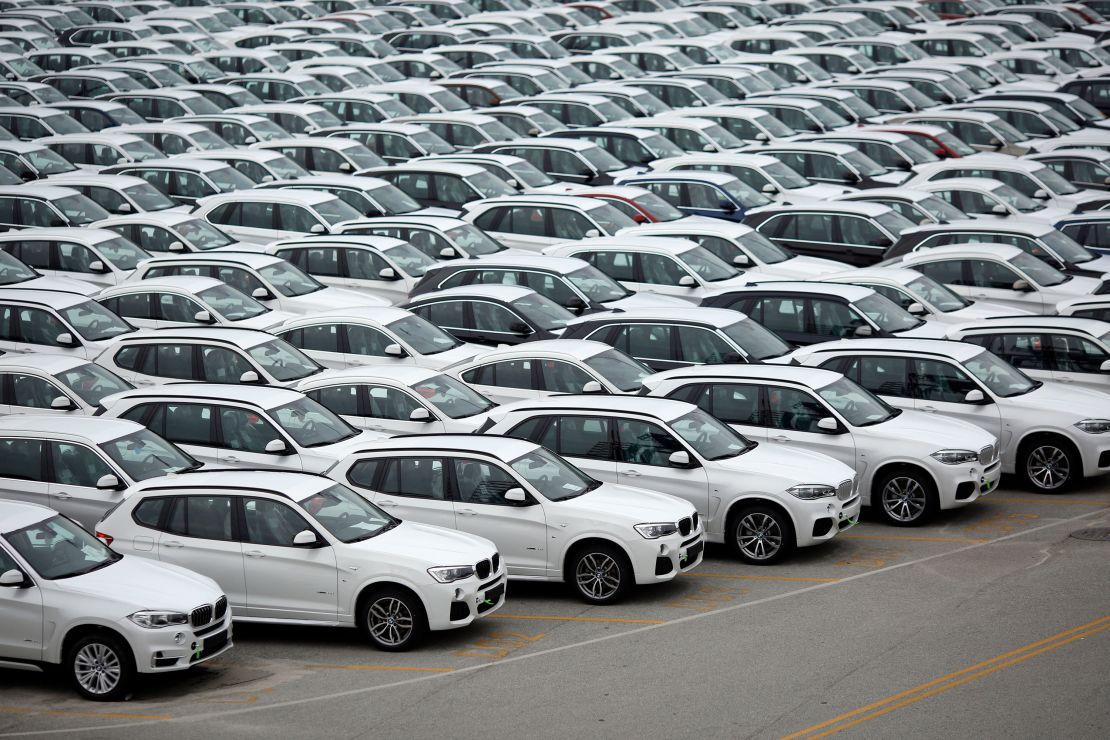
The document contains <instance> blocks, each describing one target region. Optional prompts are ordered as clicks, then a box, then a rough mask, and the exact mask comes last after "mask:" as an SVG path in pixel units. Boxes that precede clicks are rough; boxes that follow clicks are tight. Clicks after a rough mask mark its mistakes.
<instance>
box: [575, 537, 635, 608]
mask: <svg viewBox="0 0 1110 740" xmlns="http://www.w3.org/2000/svg"><path fill="white" fill-rule="evenodd" d="M567 571H568V572H567V576H568V578H567V581H568V582H569V583H570V584H571V586H573V587H574V590H575V592H576V593H577V594H578V597H579V598H580V599H582V600H583V601H585V602H586V603H587V604H597V605H602V606H604V605H607V604H615V603H617V602H618V601H620V600H621V599H623V598H624V597H625V595H626V594H627V593H628V591H629V589H631V588H632V585H633V580H634V576H633V575H632V565H631V563H629V562H628V558H627V557H626V556H625V554H624V552H623V551H622V550H621V549H620V548H618V547H616V546H615V545H609V544H605V543H603V542H598V543H589V544H586V545H583V546H582V547H581V548H579V549H578V550H577V551H575V553H574V555H573V556H572V557H571V559H570V563H569V567H568V568H567Z"/></svg>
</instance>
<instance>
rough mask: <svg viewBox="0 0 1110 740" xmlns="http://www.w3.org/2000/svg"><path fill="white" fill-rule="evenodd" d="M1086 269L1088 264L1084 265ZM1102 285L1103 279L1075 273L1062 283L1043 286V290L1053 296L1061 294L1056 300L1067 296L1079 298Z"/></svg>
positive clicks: (1091, 292)
mask: <svg viewBox="0 0 1110 740" xmlns="http://www.w3.org/2000/svg"><path fill="white" fill-rule="evenodd" d="M1083 267H1084V269H1085V268H1086V265H1083ZM1100 285H1102V280H1101V279H1099V278H1093V277H1083V276H1081V275H1075V276H1073V277H1072V279H1071V280H1068V281H1067V282H1066V283H1061V284H1060V285H1050V286H1048V287H1047V288H1042V291H1043V292H1045V293H1048V294H1049V295H1051V296H1059V297H1058V298H1056V299H1055V300H1057V301H1062V300H1064V299H1065V298H1078V297H1079V296H1081V295H1091V294H1093V293H1094V292H1095V291H1096V290H1098V288H1099V286H1100Z"/></svg>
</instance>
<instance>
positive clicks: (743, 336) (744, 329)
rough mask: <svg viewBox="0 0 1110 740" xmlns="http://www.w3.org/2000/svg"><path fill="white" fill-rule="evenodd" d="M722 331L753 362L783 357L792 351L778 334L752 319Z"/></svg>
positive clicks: (738, 322) (731, 325)
mask: <svg viewBox="0 0 1110 740" xmlns="http://www.w3.org/2000/svg"><path fill="white" fill-rule="evenodd" d="M721 331H723V332H724V334H725V336H727V337H728V338H729V339H731V340H732V341H733V342H735V343H736V345H737V346H738V347H740V349H741V350H742V351H743V353H744V354H745V355H747V356H748V357H749V358H751V359H753V360H766V359H770V358H771V357H781V356H783V355H785V354H786V353H787V352H789V351H790V345H789V344H787V343H786V342H784V341H782V340H781V339H779V337H778V335H777V334H772V333H771V332H770V331H769V330H767V329H764V328H763V326H762V325H760V324H757V323H756V322H755V321H752V320H751V319H744V320H743V321H737V322H736V323H735V324H730V325H729V326H726V327H725V328H724V329H722V330H721Z"/></svg>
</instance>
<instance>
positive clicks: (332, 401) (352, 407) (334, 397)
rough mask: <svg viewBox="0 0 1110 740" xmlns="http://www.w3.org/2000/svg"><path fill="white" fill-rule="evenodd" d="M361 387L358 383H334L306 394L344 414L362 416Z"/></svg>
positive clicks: (328, 407)
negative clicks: (360, 405)
mask: <svg viewBox="0 0 1110 740" xmlns="http://www.w3.org/2000/svg"><path fill="white" fill-rule="evenodd" d="M359 394H360V387H359V386H357V385H333V386H329V387H327V388H317V389H315V390H311V391H307V392H306V393H305V395H306V396H308V397H309V398H311V399H312V400H313V401H316V402H317V403H319V404H320V405H321V406H324V407H325V408H327V409H328V410H330V411H332V412H334V413H336V414H340V415H342V416H362V415H363V414H362V413H360V410H359Z"/></svg>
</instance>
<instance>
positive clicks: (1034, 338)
mask: <svg viewBox="0 0 1110 740" xmlns="http://www.w3.org/2000/svg"><path fill="white" fill-rule="evenodd" d="M962 341H964V342H968V343H969V344H978V345H979V346H981V347H986V348H987V349H988V350H990V351H991V352H993V353H994V354H996V355H998V356H999V357H1001V358H1002V359H1003V360H1005V361H1006V362H1008V363H1010V364H1011V365H1013V366H1014V367H1016V368H1019V369H1025V370H1051V369H1052V367H1051V363H1050V362H1049V357H1048V352H1046V351H1045V347H1044V344H1043V340H1042V338H1041V335H1040V334H976V335H973V336H969V337H963V340H962Z"/></svg>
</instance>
